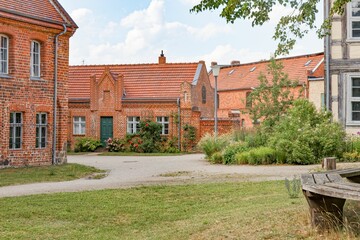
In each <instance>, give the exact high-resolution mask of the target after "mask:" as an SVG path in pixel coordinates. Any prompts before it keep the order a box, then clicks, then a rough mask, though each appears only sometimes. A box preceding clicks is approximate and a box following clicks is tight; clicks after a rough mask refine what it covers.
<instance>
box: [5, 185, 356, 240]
mask: <svg viewBox="0 0 360 240" xmlns="http://www.w3.org/2000/svg"><path fill="white" fill-rule="evenodd" d="M0 205H1V206H2V210H1V211H0V236H1V239H87V240H90V239H250V240H251V239H356V238H355V237H356V236H353V235H351V233H349V230H346V231H341V232H340V233H337V234H333V233H331V234H329V235H326V234H325V235H318V234H317V233H316V232H315V231H314V230H312V229H311V227H310V223H309V214H308V206H307V203H306V201H305V199H304V198H303V197H300V198H296V199H290V198H289V197H288V196H287V192H286V190H285V188H284V183H283V181H274V182H257V183H252V182H248V183H222V184H199V185H180V186H152V187H139V188H132V189H120V190H103V191H92V192H79V193H61V194H51V195H36V196H26V197H16V198H2V199H0ZM351 206H352V207H353V209H355V210H354V211H359V209H360V206H359V205H356V204H353V205H351ZM348 208H349V207H348V206H347V207H346V209H348ZM346 214H348V212H347V213H346ZM357 221H358V222H359V219H358V220H357ZM354 228H355V229H357V230H358V228H359V226H356V227H354ZM351 231H352V230H351ZM352 237H354V238H352Z"/></svg>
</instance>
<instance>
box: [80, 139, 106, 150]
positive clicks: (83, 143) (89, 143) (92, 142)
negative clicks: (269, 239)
mask: <svg viewBox="0 0 360 240" xmlns="http://www.w3.org/2000/svg"><path fill="white" fill-rule="evenodd" d="M101 146H102V145H101V142H100V140H96V139H94V138H90V137H82V138H77V139H76V140H75V148H74V151H75V152H94V151H95V150H96V149H97V148H98V147H101Z"/></svg>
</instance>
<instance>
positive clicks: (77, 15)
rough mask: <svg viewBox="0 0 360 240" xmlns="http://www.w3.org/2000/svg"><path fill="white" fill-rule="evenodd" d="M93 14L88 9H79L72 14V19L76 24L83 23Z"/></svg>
mask: <svg viewBox="0 0 360 240" xmlns="http://www.w3.org/2000/svg"><path fill="white" fill-rule="evenodd" d="M90 14H92V11H91V10H90V9H87V8H78V9H75V10H73V11H72V12H71V14H70V15H71V17H72V18H73V19H74V21H75V22H82V21H84V20H86V18H87V16H88V15H90Z"/></svg>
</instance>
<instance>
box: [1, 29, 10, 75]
mask: <svg viewBox="0 0 360 240" xmlns="http://www.w3.org/2000/svg"><path fill="white" fill-rule="evenodd" d="M8 71H9V38H8V37H7V36H5V35H0V74H8Z"/></svg>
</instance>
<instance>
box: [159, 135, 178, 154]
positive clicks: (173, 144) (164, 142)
mask: <svg viewBox="0 0 360 240" xmlns="http://www.w3.org/2000/svg"><path fill="white" fill-rule="evenodd" d="M160 152H162V153H178V152H180V150H179V148H178V138H177V137H171V138H166V137H162V138H161V144H160Z"/></svg>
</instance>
